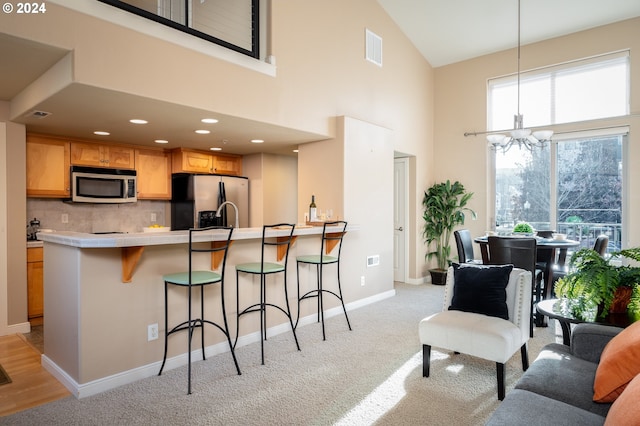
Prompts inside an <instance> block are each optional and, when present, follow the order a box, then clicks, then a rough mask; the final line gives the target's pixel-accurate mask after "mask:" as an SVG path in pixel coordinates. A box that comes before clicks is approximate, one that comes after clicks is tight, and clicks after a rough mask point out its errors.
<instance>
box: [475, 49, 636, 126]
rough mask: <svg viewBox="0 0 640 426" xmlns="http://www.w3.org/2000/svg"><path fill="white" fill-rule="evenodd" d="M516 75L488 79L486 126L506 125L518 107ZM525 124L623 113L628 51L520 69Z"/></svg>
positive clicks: (626, 97) (626, 103)
mask: <svg viewBox="0 0 640 426" xmlns="http://www.w3.org/2000/svg"><path fill="white" fill-rule="evenodd" d="M517 89H518V86H517V75H511V76H508V77H500V78H496V79H491V80H489V83H488V114H489V117H488V127H489V130H503V129H510V128H512V126H513V116H514V114H516V112H517V108H518V96H517ZM520 112H521V113H522V114H523V115H524V126H525V127H537V126H549V125H552V124H560V123H571V122H576V121H585V120H593V119H597V118H606V117H616V116H621V115H627V114H629V52H628V51H623V52H618V53H612V54H608V55H602V56H598V57H596V58H590V59H585V60H580V61H575V62H571V63H568V64H562V65H556V66H552V67H546V68H542V69H539V70H534V71H527V72H523V73H521V74H520Z"/></svg>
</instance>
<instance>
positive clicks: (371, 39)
mask: <svg viewBox="0 0 640 426" xmlns="http://www.w3.org/2000/svg"><path fill="white" fill-rule="evenodd" d="M365 39H366V41H365V45H366V47H365V51H366V52H365V57H366V59H367V61H369V62H373V63H374V64H376V65H378V66H380V67H381V66H382V37H380V36H379V35H377V34H375V33H373V32H371V31H369V30H368V29H365Z"/></svg>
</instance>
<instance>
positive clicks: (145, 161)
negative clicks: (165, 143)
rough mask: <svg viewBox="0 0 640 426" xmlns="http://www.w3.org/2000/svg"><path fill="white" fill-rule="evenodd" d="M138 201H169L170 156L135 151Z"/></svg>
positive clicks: (144, 150)
mask: <svg viewBox="0 0 640 426" xmlns="http://www.w3.org/2000/svg"><path fill="white" fill-rule="evenodd" d="M135 162H136V171H137V175H138V178H137V185H138V188H137V189H138V199H149V200H170V199H171V155H170V154H169V153H167V152H164V151H159V150H151V149H136V150H135Z"/></svg>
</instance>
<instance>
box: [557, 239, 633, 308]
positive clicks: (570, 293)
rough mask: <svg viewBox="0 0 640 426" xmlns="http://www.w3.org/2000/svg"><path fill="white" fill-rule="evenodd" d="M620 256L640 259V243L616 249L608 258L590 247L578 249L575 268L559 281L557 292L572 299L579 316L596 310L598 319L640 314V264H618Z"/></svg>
mask: <svg viewBox="0 0 640 426" xmlns="http://www.w3.org/2000/svg"><path fill="white" fill-rule="evenodd" d="M620 258H627V259H631V260H634V261H636V262H640V247H636V248H630V249H625V250H621V251H618V252H614V253H612V254H611V257H610V258H608V259H605V258H603V257H601V256H600V255H599V254H598V253H597V252H596V251H595V250H592V249H589V248H583V249H580V250H578V251H577V252H576V253H575V254H574V255H573V256H572V257H571V261H570V263H569V268H570V271H572V272H571V273H569V274H568V275H566V276H565V277H563V278H561V279H560V280H558V282H557V283H556V285H555V292H556V295H557V296H558V297H564V298H567V299H569V300H570V301H571V303H572V310H573V313H574V314H575V315H578V316H584V315H583V314H584V313H585V312H588V311H589V310H591V311H593V310H596V319H597V320H606V319H607V318H608V317H610V316H611V315H628V316H629V317H630V318H631V320H635V319H638V318H640V266H632V265H623V266H618V265H616V264H615V261H616V260H620Z"/></svg>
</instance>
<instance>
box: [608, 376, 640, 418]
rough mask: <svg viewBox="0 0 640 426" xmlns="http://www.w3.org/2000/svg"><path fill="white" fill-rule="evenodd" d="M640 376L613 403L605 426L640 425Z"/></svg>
mask: <svg viewBox="0 0 640 426" xmlns="http://www.w3.org/2000/svg"><path fill="white" fill-rule="evenodd" d="M638 401H640V374H639V375H637V376H636V377H635V378H634V379H633V380H631V381H630V382H629V385H627V387H626V388H625V390H624V391H623V392H622V394H620V396H619V397H618V398H617V399H616V402H614V403H613V405H612V406H611V409H610V410H609V414H607V419H606V420H605V422H604V424H605V426H607V425H610V426H614V425H626V426H631V425H636V426H637V425H640V404H638Z"/></svg>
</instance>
